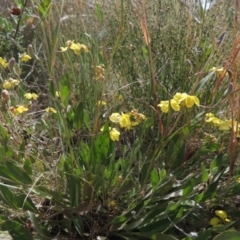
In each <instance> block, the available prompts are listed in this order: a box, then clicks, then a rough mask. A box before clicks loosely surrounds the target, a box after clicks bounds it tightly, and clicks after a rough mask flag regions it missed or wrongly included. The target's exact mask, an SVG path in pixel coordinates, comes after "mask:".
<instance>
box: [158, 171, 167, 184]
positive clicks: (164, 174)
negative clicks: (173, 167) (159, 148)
mask: <svg viewBox="0 0 240 240" xmlns="http://www.w3.org/2000/svg"><path fill="white" fill-rule="evenodd" d="M159 175H160V182H162V181H163V180H164V179H165V178H166V175H167V172H166V170H165V169H161V171H160V173H159Z"/></svg>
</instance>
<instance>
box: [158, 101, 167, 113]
mask: <svg viewBox="0 0 240 240" xmlns="http://www.w3.org/2000/svg"><path fill="white" fill-rule="evenodd" d="M157 106H158V107H160V108H161V111H162V112H163V113H168V110H169V101H161V102H160V103H159V104H158V105H157Z"/></svg>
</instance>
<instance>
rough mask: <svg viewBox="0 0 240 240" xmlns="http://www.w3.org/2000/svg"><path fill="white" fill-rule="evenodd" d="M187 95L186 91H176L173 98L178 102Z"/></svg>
mask: <svg viewBox="0 0 240 240" xmlns="http://www.w3.org/2000/svg"><path fill="white" fill-rule="evenodd" d="M187 96H188V95H187V94H186V93H179V92H177V93H176V94H175V95H174V96H173V99H174V100H175V101H176V102H178V104H180V103H181V102H182V101H183V100H185V99H186V97H187Z"/></svg>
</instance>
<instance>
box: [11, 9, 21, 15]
mask: <svg viewBox="0 0 240 240" xmlns="http://www.w3.org/2000/svg"><path fill="white" fill-rule="evenodd" d="M9 12H10V13H11V14H12V15H15V16H19V15H21V13H22V9H21V8H19V7H12V8H11V10H10V11H9Z"/></svg>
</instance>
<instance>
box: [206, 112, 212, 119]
mask: <svg viewBox="0 0 240 240" xmlns="http://www.w3.org/2000/svg"><path fill="white" fill-rule="evenodd" d="M206 117H209V118H210V117H214V114H213V113H211V112H210V113H206Z"/></svg>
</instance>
